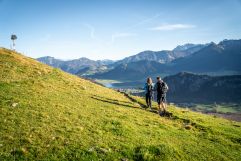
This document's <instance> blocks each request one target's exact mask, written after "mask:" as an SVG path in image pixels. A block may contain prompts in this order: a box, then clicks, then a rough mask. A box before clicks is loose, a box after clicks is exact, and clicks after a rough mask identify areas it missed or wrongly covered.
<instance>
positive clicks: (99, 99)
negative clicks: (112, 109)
mask: <svg viewBox="0 0 241 161" xmlns="http://www.w3.org/2000/svg"><path fill="white" fill-rule="evenodd" d="M91 98H93V99H95V100H98V101H101V102H105V103H111V104H114V105H119V106H125V107H130V108H137V107H135V106H131V105H127V104H124V103H123V102H122V103H121V101H118V100H112V99H108V98H104V97H99V96H92V97H91ZM128 103H129V102H128Z"/></svg>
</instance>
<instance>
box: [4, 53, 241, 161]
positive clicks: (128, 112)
mask: <svg viewBox="0 0 241 161" xmlns="http://www.w3.org/2000/svg"><path fill="white" fill-rule="evenodd" d="M0 89H1V90H0V160H21V159H26V160H98V159H105V160H114V159H117V160H121V159H122V160H127V159H129V160H240V159H241V154H240V150H241V145H240V143H241V138H240V136H241V128H240V126H241V124H240V123H236V122H231V121H227V120H224V119H220V118H215V117H212V116H207V115H203V114H199V113H194V112H191V111H187V110H182V109H179V108H175V107H169V109H170V111H172V112H173V114H174V117H172V118H170V119H168V118H160V117H159V116H158V115H157V114H155V113H150V112H148V111H145V110H142V109H141V108H140V105H139V103H143V100H142V99H141V98H134V99H136V100H137V101H138V102H139V103H137V102H132V101H131V100H130V99H129V98H127V97H125V96H124V95H123V94H121V93H118V92H115V91H113V90H111V89H107V88H104V87H101V86H99V85H96V84H93V83H91V82H89V81H86V80H83V79H80V78H78V77H76V76H73V75H70V74H67V73H64V72H62V71H60V70H58V69H53V68H51V67H49V66H47V65H44V64H41V63H38V62H37V61H35V60H33V59H30V58H27V57H24V56H22V55H20V54H18V53H15V52H12V51H10V50H7V49H0Z"/></svg>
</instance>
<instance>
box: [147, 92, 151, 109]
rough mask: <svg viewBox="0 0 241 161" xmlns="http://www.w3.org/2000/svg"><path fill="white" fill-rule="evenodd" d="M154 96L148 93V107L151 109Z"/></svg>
mask: <svg viewBox="0 0 241 161" xmlns="http://www.w3.org/2000/svg"><path fill="white" fill-rule="evenodd" d="M151 100H152V94H150V93H146V105H147V107H150V108H151Z"/></svg>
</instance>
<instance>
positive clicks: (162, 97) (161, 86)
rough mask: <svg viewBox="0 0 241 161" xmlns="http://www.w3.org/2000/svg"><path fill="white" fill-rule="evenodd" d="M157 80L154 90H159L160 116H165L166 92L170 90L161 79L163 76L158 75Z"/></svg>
mask: <svg viewBox="0 0 241 161" xmlns="http://www.w3.org/2000/svg"><path fill="white" fill-rule="evenodd" d="M156 79H157V82H156V84H155V86H154V90H155V91H156V92H157V103H158V111H159V115H160V116H164V115H165V114H166V112H167V111H166V110H167V109H166V93H167V91H168V86H167V84H166V83H165V82H164V81H163V80H162V79H161V77H157V78H156Z"/></svg>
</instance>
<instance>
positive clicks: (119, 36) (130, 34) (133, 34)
mask: <svg viewBox="0 0 241 161" xmlns="http://www.w3.org/2000/svg"><path fill="white" fill-rule="evenodd" d="M131 36H136V34H135V33H127V32H122V33H115V34H112V36H111V43H114V42H115V40H116V39H118V38H124V37H131Z"/></svg>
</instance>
